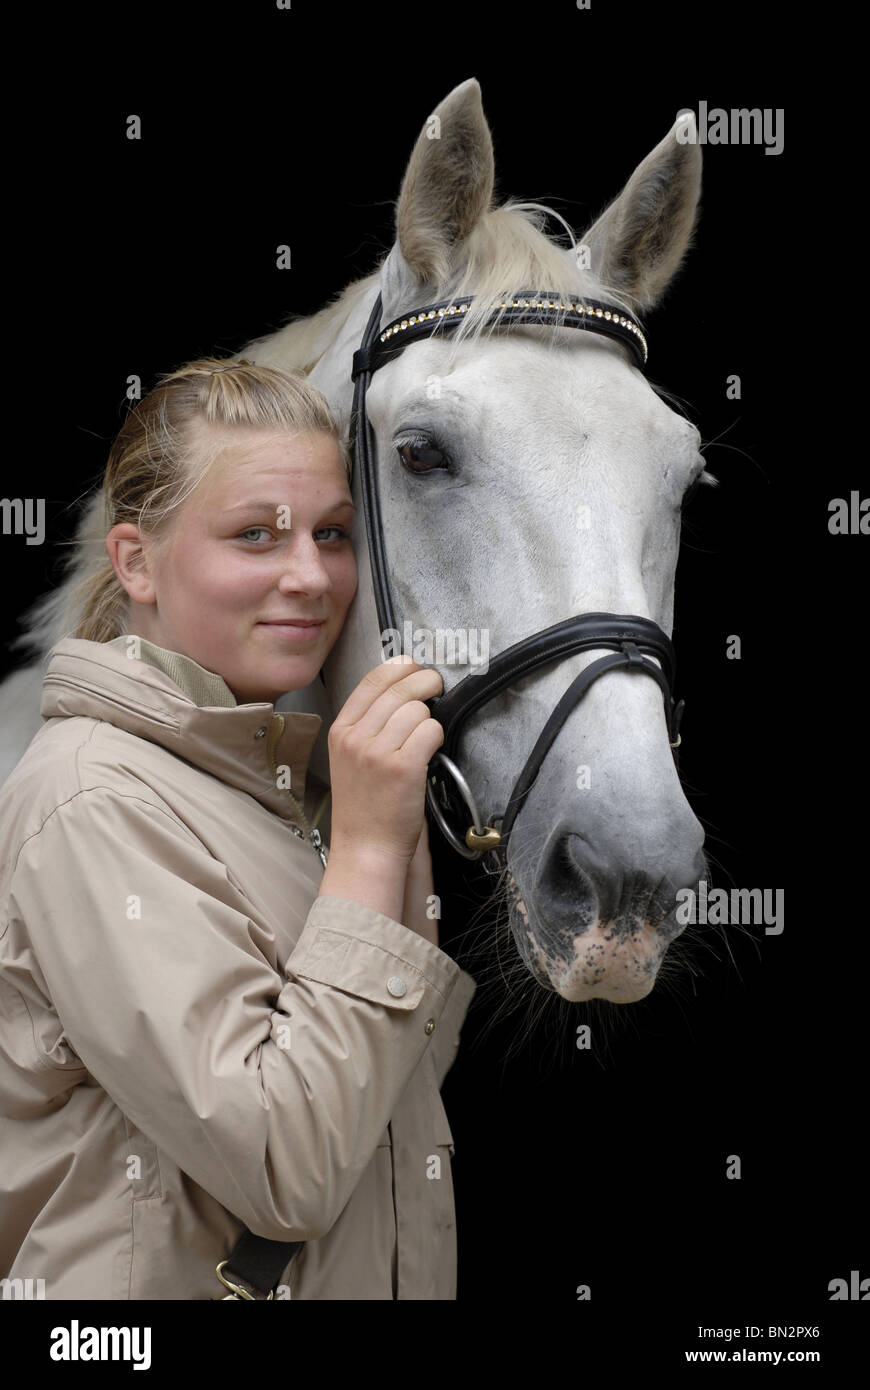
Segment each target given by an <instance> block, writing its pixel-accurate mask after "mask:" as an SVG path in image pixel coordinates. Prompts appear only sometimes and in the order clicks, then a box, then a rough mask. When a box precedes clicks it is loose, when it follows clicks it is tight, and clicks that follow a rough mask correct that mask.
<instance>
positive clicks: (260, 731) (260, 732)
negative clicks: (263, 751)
mask: <svg viewBox="0 0 870 1390" xmlns="http://www.w3.org/2000/svg"><path fill="white" fill-rule="evenodd" d="M265 737H266V726H265V724H264V725H263V727H262V729H258V730H257V732H256V733H255V734H254V738H265Z"/></svg>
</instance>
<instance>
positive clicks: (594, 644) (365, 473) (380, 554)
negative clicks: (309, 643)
mask: <svg viewBox="0 0 870 1390" xmlns="http://www.w3.org/2000/svg"><path fill="white" fill-rule="evenodd" d="M473 302H474V296H473V295H462V296H459V297H457V298H455V299H453V300H445V301H443V302H441V303H439V304H427V305H425V306H423V307H422V308H420V309H416V310H415V311H414V312H413V313H411V314H405V315H402V317H401V318H398V319H394V320H393V321H392V322H391V323H390V324H388V325H387V327H386V328H384V329H381V327H380V323H381V312H382V308H383V305H382V300H381V296H380V294H379V295H378V297H377V300H376V302H375V305H374V308H373V309H372V312H371V316H370V318H369V321H368V324H367V325H366V329H365V333H364V334H363V340H362V345H361V347H360V348H359V349H358V350H357V351H356V352H355V353H354V355H353V371H352V374H351V377H352V380H353V381H354V383H355V385H354V396H353V411H352V417H351V458H352V462H353V467H354V468H358V469H359V473H360V486H361V491H362V500H363V513H364V517H365V526H366V535H367V537H368V547H369V558H370V562H371V570H372V583H373V586H374V593H375V602H376V604H377V610H378V621H379V623H380V627H381V640H382V642H383V643H384V645H386V643H387V641H388V636H387V634H388V633H389V632H390V631H396V630H400V624H399V623H398V622H397V621H396V614H395V611H394V608H393V601H392V593H391V589H390V582H389V574H388V568H387V557H386V552H385V550H384V531H383V526H382V523H381V510H380V498H379V493H378V475H377V457H376V450H375V440H374V433H373V431H372V428H371V423H370V421H369V418H368V414H367V412H366V389H367V387H368V385H369V382H370V381H371V376H372V373H373V372H376V371H377V369H378V367H382V366H383V365H384V363H385V362H389V361H391V360H392V359H393V358H394V357H396V356H398V354H399V353H400V352H402V351H404V349H405V348H406V347H407V346H408V344H409V343H413V342H416V341H417V340H418V339H419V338H424V337H429V336H431V335H432V333H433V332H434V331H435V330H436V329H437V330H439V331H440V332H445V331H448V330H450V329H452V328H455V327H456V326H457V325H458V324H460V323H461V322H462V321H463V319H464V317H465V315H466V314H467V313H468V309H469V306H470V305H471V304H472V303H473ZM557 315H558V319H557V317H556V316H557ZM554 321H557V322H558V323H559V325H560V326H565V327H569V328H584V329H586V330H591V331H592V332H595V333H604V334H607V335H608V336H609V337H612V338H616V339H617V340H618V341H620V342H622V343H624V344H625V345H626V346H627V347H628V348H629V350H630V351H631V353H632V354H633V356H634V358H635V361H636V362H637V365H638V366H639V367H640V368H641V369H643V368H644V366H645V364H646V358H647V344H646V338H645V336H644V332H643V329H642V328H641V326H640V324H638V323H637V322H636V321H635V320H634V319H632V318H631V317H630V316H629V315H627V314H625V313H624V312H623V311H622V310H621V309H619V308H616V307H615V306H613V305H611V304H603V303H601V302H600V301H599V300H593V299H586V300H577V299H576V297H575V298H566V297H565V296H564V295H562V296H560V295H558V294H555V293H552V292H550V291H537V290H524V291H522V292H521V293H519V294H517V295H515V296H511V297H510V298H505V299H504V300H502V301H501V302H500V303H499V304H498V305H497V306H496V307H495V308H494V309H493V310H492V312H491V313H490V315H489V317H488V318H487V320H486V322H487V324H493V323H497V324H498V325H499V326H503V325H510V324H516V323H553V322H554ZM602 647H603V648H609V649H610V651H611V654H610V655H609V656H603V657H601V658H600V659H599V660H598V661H594V662H593V663H592V664H591V665H590V666H587V667H586V669H585V670H584V671H581V673H580V675H579V676H577V677H576V679H575V680H574V681H573V682H572V683H571V685H569V687H568V689H567V690H566V691H565V694H564V695H563V696H562V698H561V699H560V700H559V702H558V704H557V705H556V707H555V709H554V710H553V712H552V714H551V715H550V718H549V719H548V720H547V723H546V724H545V725H544V728H543V730H542V731H541V734H540V737H539V738H538V740H537V742H536V744H535V746H534V748H533V749H532V751H531V753H530V754H529V756H528V759H527V760H526V764H525V766H524V767H523V770H522V772H521V773H520V775H519V777H518V779H517V781H516V784H515V786H514V789H513V792H512V794H511V797H510V799H509V801H508V804H507V808H506V810H505V812H504V813H503V814H501V815H498V816H493V817H491V818H490V822H489V823H488V824H486V825H484V824H482V822H481V818H480V816H479V813H478V810H477V806H476V804H475V801H474V797H473V795H472V792H471V788H470V787H469V786H468V783H467V781H466V780H465V778H464V776H463V775H462V773H461V771H460V769H459V768H458V767H457V766H456V763H455V762H454V761H453V757H452V756H451V755H452V754H454V753H455V751H456V747H457V743H458V739H459V733H460V730H461V728H462V725H463V724H464V723H465V721H466V719H468V717H469V716H470V715H471V714H472V713H473V712H474V711H475V710H476V709H479V708H480V706H481V705H483V704H485V703H486V702H487V701H489V700H491V699H493V698H494V697H495V696H496V695H498V694H499V693H500V692H501V691H502V690H504V689H505V688H506V687H507V686H509V685H511V684H512V683H513V682H514V681H516V680H518V679H519V678H520V677H521V676H525V675H527V674H528V673H529V672H530V671H534V670H536V669H537V667H539V666H546V665H548V664H549V663H551V662H553V661H559V660H561V658H563V657H567V656H573V655H574V653H575V652H582V651H589V650H591V649H594V648H602ZM644 653H648V654H649V655H644ZM650 657H656V658H657V659H658V661H659V662H660V663H661V666H660V667H659V666H657V665H656V664H655V662H654V661H652V660H650ZM613 670H627V671H641V672H643V673H644V674H645V675H648V676H652V677H653V679H654V680H655V681H657V682H658V684H659V686H660V687H661V690H662V694H663V696H664V701H665V712H666V717H667V722H668V730H669V739H670V745H671V748H672V749H673V753H674V759H675V760H676V758H677V752H676V750H677V748H678V747H679V744H680V732H679V728H680V719H681V717H682V713H683V705H684V701H682V700H680V701H679V702H678V703H675V702H674V699H673V696H672V694H671V687H672V685H673V681H674V670H675V657H674V648H673V645H672V643H671V641H670V638H669V637H668V636H667V634H666V633H664V632H663V631H662V629H661V628H660V627H659V626H658V624H657V623H654V622H651V621H650V619H649V618H639V617H633V616H631V615H625V614H618V613H581V614H579V615H578V616H576V617H573V618H566V619H565V621H564V622H561V623H555V624H554V625H553V626H552V627H548V628H545V629H544V630H543V631H542V632H536V633H533V634H532V636H531V637H525V638H523V640H522V641H521V642H515V643H514V645H513V646H512V647H508V648H507V649H506V650H505V651H503V652H500V653H499V654H498V655H497V656H495V657H493V658H492V659H491V660H490V662H489V666H488V670H487V671H486V673H483V674H481V673H478V672H473V673H472V674H471V675H468V676H465V677H464V678H463V679H462V680H461V681H459V682H458V683H457V684H456V685H455V686H454V687H453V689H452V690H449V691H447V692H446V694H444V695H440V696H438V697H437V698H435V699H433V700H430V701H428V702H427V703H428V704H429V706H430V709H431V712H432V716H433V718H435V719H437V720H438V721H439V723H440V724H441V725H442V727H443V729H444V743H443V745H442V747H441V748H440V749H439V751H438V752H437V753H436V754H435V756H434V758H433V759H432V762H431V764H430V767H429V775H428V781H427V787H426V796H427V800H428V803H429V807H430V810H431V811H432V814H433V816H434V818H435V819H436V821H437V822H438V825H439V827H440V829H441V830H442V832H443V834H444V835H445V837H446V838H447V840H448V842H449V843H450V844H451V845H452V846H453V848H454V849H455V850H456V851H457V852H458V853H459V854H462V855H464V856H465V858H467V859H479V858H480V857H481V855H482V854H484V853H485V852H487V851H498V852H500V853H503V854H504V855H505V856H506V853H507V843H508V837H509V835H510V833H511V830H512V828H513V826H514V823H515V821H516V818H517V816H518V815H519V812H520V810H521V808H522V806H523V803H524V801H525V799H526V797H527V796H528V794H529V791H530V790H531V788H532V784H533V783H534V781H535V778H536V777H537V775H538V772H539V771H540V768H541V764H542V763H543V761H544V758H545V757H546V756H547V753H548V752H549V750H550V747H551V745H552V743H553V741H554V740H555V738H556V736H557V734H558V733H559V731H560V729H561V728H562V725H563V724H564V723H565V720H566V719H567V718H568V715H569V714H570V713H571V711H572V710H573V708H574V706H575V705H576V704H577V703H578V701H579V700H581V699H582V697H583V696H584V695H585V694H586V691H587V690H588V689H589V687H590V686H591V685H592V684H593V682H594V681H596V680H598V678H599V676H603V675H604V674H605V672H606V671H613ZM445 774H447V775H445ZM448 777H449V779H450V780H448ZM457 792H458V793H459V796H460V797H461V800H462V802H463V803H464V808H465V810H466V812H467V815H468V816H470V818H471V826H470V827H469V829H468V830H467V831H466V833H465V836H464V839H460V838H459V836H458V835H457V834H456V833H455V831H454V830H453V828H452V827H451V825H450V823H449V821H448V819H447V815H448V814H453V815H455V814H456V812H457V810H458V803H457V799H456V793H457ZM498 821H501V829H496V827H495V825H494V824H493V822H498Z"/></svg>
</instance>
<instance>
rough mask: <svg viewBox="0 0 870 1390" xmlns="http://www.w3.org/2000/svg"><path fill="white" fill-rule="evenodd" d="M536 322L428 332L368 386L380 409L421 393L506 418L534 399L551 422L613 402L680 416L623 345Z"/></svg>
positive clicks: (638, 412) (640, 414) (636, 411)
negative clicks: (459, 339)
mask: <svg viewBox="0 0 870 1390" xmlns="http://www.w3.org/2000/svg"><path fill="white" fill-rule="evenodd" d="M543 331H544V330H542V329H540V328H537V327H535V326H532V325H526V326H523V327H522V328H520V329H517V328H514V329H512V330H511V332H510V333H509V334H508V333H494V334H492V335H490V336H486V337H484V338H482V339H481V340H480V341H479V342H463V343H455V342H453V341H451V340H449V339H447V340H441V341H439V340H438V339H437V338H434V339H427V340H426V341H424V342H420V343H416V344H414V345H413V346H412V347H411V348H410V349H408V350H406V351H405V352H404V353H403V354H402V355H401V357H399V358H398V359H396V360H395V362H394V363H392V364H390V368H388V369H385V370H383V371H382V372H381V373H379V374H378V376H376V377H375V378H374V379H373V381H372V384H371V386H370V388H369V399H370V401H371V404H372V407H373V409H374V410H375V411H378V412H380V411H381V410H385V409H387V410H388V409H389V407H390V406H391V405H395V406H396V407H397V408H401V407H402V406H404V405H406V404H409V403H412V402H414V401H415V400H417V399H418V398H419V400H420V402H421V403H422V402H423V401H424V400H425V401H427V402H431V401H438V400H439V399H441V400H444V401H445V403H447V404H449V405H452V406H455V405H459V406H461V405H462V404H463V403H464V402H466V401H467V402H468V403H469V405H470V406H473V405H474V404H475V403H486V404H487V405H489V406H490V407H492V408H493V409H494V410H495V411H496V412H497V413H498V414H501V415H503V416H504V417H505V418H510V417H511V416H518V415H525V414H527V411H528V405H529V402H533V401H536V402H544V401H546V404H547V413H548V418H549V420H550V421H551V422H554V421H555V420H557V419H559V418H562V419H564V420H566V421H572V420H576V419H578V418H582V417H586V418H589V419H590V421H591V420H592V419H593V418H594V417H595V416H596V415H597V414H598V413H599V412H600V413H601V414H602V416H603V418H604V419H606V418H607V417H608V416H609V414H610V412H611V411H612V410H614V409H618V410H620V411H624V410H626V409H628V410H630V412H631V415H632V417H633V418H634V419H635V420H637V421H640V420H641V419H644V420H646V419H650V420H652V419H657V420H658V421H659V424H660V425H663V424H664V423H665V420H666V418H667V417H671V418H673V419H675V420H676V419H677V418H678V417H676V416H674V415H673V412H672V411H670V410H669V409H668V407H667V406H666V405H665V404H664V402H662V401H661V400H660V399H659V397H658V396H657V395H656V394H655V392H654V391H652V389H651V388H650V386H649V385H648V383H647V382H646V381H645V380H644V378H643V377H642V376H640V375H639V373H638V372H637V371H636V370H634V369H633V368H632V367H631V366H630V365H629V364H628V362H627V361H626V359H625V349H624V348H622V347H621V346H620V345H619V344H617V343H613V342H611V341H610V340H609V339H606V338H599V337H593V336H592V334H590V333H584V332H582V330H579V329H565V330H563V332H562V333H561V334H560V335H559V336H558V337H557V338H556V339H555V340H552V339H546V340H542V338H541V334H542V333H543Z"/></svg>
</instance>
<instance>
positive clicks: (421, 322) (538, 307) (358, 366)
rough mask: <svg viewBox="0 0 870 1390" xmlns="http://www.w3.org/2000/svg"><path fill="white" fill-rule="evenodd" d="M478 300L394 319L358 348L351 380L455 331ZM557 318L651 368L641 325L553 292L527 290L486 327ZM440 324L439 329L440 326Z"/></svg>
mask: <svg viewBox="0 0 870 1390" xmlns="http://www.w3.org/2000/svg"><path fill="white" fill-rule="evenodd" d="M474 299H475V296H474V295H473V294H467V295H461V296H458V297H457V298H455V299H445V300H443V301H442V302H441V303H439V304H426V305H424V306H423V307H422V308H421V309H417V310H416V311H415V312H414V313H413V314H404V315H403V316H402V317H401V318H398V319H394V320H393V322H392V323H389V324H387V326H386V328H384V329H382V330H381V332H380V333H379V334H378V336H377V338H376V339H375V341H374V342H372V343H371V344H370V345H369V346H367V347H361V348H359V349H358V350H357V351H356V352H355V353H354V355H353V369H352V371H351V380H353V381H355V380H356V378H357V377H358V376H359V375H360V373H361V372H374V371H377V369H378V367H380V366H381V365H382V364H383V363H384V362H386V361H388V360H389V359H390V358H391V357H393V356H395V355H396V354H397V353H399V352H401V351H402V349H403V348H404V347H406V346H407V345H408V343H411V342H414V341H415V340H416V339H418V338H426V337H429V336H430V334H431V333H432V330H433V329H435V328H438V327H439V326H440V325H443V327H444V328H452V327H454V326H455V325H456V324H457V323H461V322H462V316H463V315H464V314H467V313H468V310H469V309H470V307H471V305H472V304H473V303H474ZM554 313H558V314H559V315H560V318H559V322H560V324H564V325H565V326H566V327H568V328H587V329H592V330H593V332H597V333H605V334H607V335H608V336H609V337H611V338H617V339H618V340H619V341H620V342H624V343H625V344H626V345H627V346H628V347H629V348H630V349H631V351H632V353H633V355H634V357H635V359H636V361H637V364H638V366H639V367H640V368H641V370H643V368H644V367H645V366H646V360H647V356H648V347H647V340H646V335H645V334H644V331H643V329H642V328H641V326H640V324H639V323H638V322H637V321H636V320H635V319H632V318H630V317H629V316H628V314H626V313H624V312H623V311H621V310H620V309H617V308H615V307H614V306H613V305H612V304H604V303H602V302H601V301H600V300H597V299H587V300H585V301H584V300H580V299H576V298H574V299H572V298H570V297H567V298H566V297H565V296H564V295H561V296H560V295H558V294H555V293H554V292H553V291H551V290H543V291H538V290H523V291H521V292H520V294H518V295H517V296H516V298H510V299H508V298H505V299H502V300H499V301H498V302H497V303H496V304H494V305H493V309H492V312H491V314H490V315H489V317H488V318H487V320H486V322H487V323H495V322H496V321H498V323H499V324H511V323H550V322H552V316H553V314H554ZM439 320H440V325H439V322H438V321H439Z"/></svg>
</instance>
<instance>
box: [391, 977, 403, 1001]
mask: <svg viewBox="0 0 870 1390" xmlns="http://www.w3.org/2000/svg"><path fill="white" fill-rule="evenodd" d="M387 989H388V990H389V991H390V994H393V995H395V997H396V998H397V999H401V997H402V995H403V994H407V993H408V986H407V985H406V984H405V981H404V980H403V979H401V978H400V977H399V976H398V975H393V977H392V978H391V979H389V980H387Z"/></svg>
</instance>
